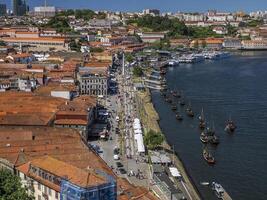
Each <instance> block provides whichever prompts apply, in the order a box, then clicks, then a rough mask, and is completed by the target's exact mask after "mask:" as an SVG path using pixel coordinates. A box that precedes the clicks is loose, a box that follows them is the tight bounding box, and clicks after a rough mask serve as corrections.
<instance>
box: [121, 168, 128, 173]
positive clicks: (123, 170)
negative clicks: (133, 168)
mask: <svg viewBox="0 0 267 200" xmlns="http://www.w3.org/2000/svg"><path fill="white" fill-rule="evenodd" d="M119 171H120V173H121V174H126V173H127V172H126V170H125V169H124V168H119Z"/></svg>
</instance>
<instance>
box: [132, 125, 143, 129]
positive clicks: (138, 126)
mask: <svg viewBox="0 0 267 200" xmlns="http://www.w3.org/2000/svg"><path fill="white" fill-rule="evenodd" d="M133 128H134V130H136V129H141V125H140V124H134V125H133Z"/></svg>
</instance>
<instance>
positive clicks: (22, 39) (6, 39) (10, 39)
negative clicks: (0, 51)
mask: <svg viewBox="0 0 267 200" xmlns="http://www.w3.org/2000/svg"><path fill="white" fill-rule="evenodd" d="M1 39H2V40H3V41H4V42H19V41H28V42H33V41H35V42H36V41H37V42H38V41H44V42H45V41H50V42H62V43H64V42H65V41H66V39H65V38H61V37H38V38H18V37H16V38H9V37H3V38H1Z"/></svg>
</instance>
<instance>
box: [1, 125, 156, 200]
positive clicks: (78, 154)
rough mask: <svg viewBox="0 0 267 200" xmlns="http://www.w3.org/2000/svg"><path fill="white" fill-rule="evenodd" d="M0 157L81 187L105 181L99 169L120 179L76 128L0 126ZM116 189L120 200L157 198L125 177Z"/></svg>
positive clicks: (55, 186) (118, 182)
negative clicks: (85, 141) (48, 173)
mask: <svg viewBox="0 0 267 200" xmlns="http://www.w3.org/2000/svg"><path fill="white" fill-rule="evenodd" d="M0 158H1V159H5V160H7V161H8V162H10V163H11V164H14V165H15V166H16V167H17V168H18V169H19V170H20V171H22V172H23V173H27V172H29V166H30V164H32V165H35V166H38V167H40V168H43V169H46V170H48V171H49V172H51V173H53V174H55V175H58V176H62V177H63V176H65V177H66V175H67V176H68V179H69V180H71V182H73V183H74V184H77V185H81V186H86V185H87V186H88V185H90V184H94V183H95V182H97V183H99V184H100V183H102V181H105V180H103V179H102V177H99V176H97V175H96V174H95V173H94V170H96V169H98V170H102V171H104V172H105V173H107V174H109V175H111V176H113V177H115V178H117V177H116V175H115V174H114V173H113V172H112V170H111V169H110V168H109V167H108V166H107V164H106V163H105V162H104V161H103V160H102V159H101V157H100V156H98V155H96V154H95V153H94V152H93V151H91V150H90V149H89V148H88V147H87V145H86V144H85V143H84V142H83V141H82V140H81V136H80V134H79V133H78V131H76V130H74V129H66V128H52V127H29V126H27V127H25V126H24V127H23V126H21V127H10V126H9V127H1V126H0ZM62 169H63V170H62ZM29 176H31V177H33V178H34V179H36V180H37V181H39V182H42V183H43V184H45V185H47V186H48V187H50V188H53V189H54V190H56V191H58V192H60V187H59V186H58V185H56V184H53V183H51V182H48V181H47V180H44V179H42V178H40V177H38V176H36V175H34V174H33V173H31V174H29ZM117 190H118V191H121V192H122V195H118V199H119V200H124V199H125V200H137V199H138V200H156V199H157V198H156V197H155V196H154V195H153V194H152V193H150V192H149V191H148V190H146V189H145V188H143V187H136V186H134V185H131V184H130V183H129V182H128V181H127V180H126V179H122V178H117Z"/></svg>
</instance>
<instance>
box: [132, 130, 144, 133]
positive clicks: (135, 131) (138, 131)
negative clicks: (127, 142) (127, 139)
mask: <svg viewBox="0 0 267 200" xmlns="http://www.w3.org/2000/svg"><path fill="white" fill-rule="evenodd" d="M142 133H143V131H142V130H141V129H135V130H134V134H142Z"/></svg>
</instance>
